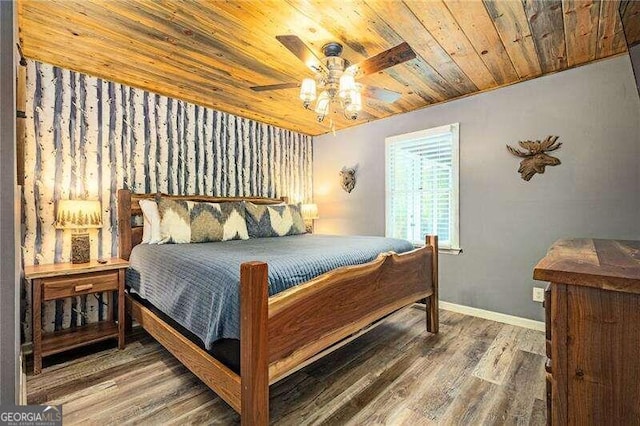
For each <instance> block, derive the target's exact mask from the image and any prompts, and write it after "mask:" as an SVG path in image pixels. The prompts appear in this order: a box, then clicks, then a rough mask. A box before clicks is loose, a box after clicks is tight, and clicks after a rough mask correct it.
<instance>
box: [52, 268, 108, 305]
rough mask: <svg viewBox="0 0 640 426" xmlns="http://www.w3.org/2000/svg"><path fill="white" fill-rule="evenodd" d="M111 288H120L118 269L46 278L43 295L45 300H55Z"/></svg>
mask: <svg viewBox="0 0 640 426" xmlns="http://www.w3.org/2000/svg"><path fill="white" fill-rule="evenodd" d="M111 290H118V271H105V272H101V273H91V274H81V275H73V276H68V277H51V278H46V279H45V280H44V283H43V286H42V295H43V300H53V299H60V298H63V297H72V296H78V295H82V294H87V293H96V292H101V291H111Z"/></svg>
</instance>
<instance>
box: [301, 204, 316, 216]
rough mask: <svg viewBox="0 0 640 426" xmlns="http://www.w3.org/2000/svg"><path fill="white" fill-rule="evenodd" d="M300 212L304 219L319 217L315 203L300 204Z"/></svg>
mask: <svg viewBox="0 0 640 426" xmlns="http://www.w3.org/2000/svg"><path fill="white" fill-rule="evenodd" d="M300 213H302V218H303V219H304V220H313V219H319V216H318V205H317V204H302V206H300Z"/></svg>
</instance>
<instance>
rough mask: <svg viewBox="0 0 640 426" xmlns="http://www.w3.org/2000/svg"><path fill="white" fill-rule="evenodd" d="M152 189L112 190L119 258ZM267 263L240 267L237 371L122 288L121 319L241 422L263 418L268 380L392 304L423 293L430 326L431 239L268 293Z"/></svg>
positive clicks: (433, 298)
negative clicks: (123, 312)
mask: <svg viewBox="0 0 640 426" xmlns="http://www.w3.org/2000/svg"><path fill="white" fill-rule="evenodd" d="M155 195H156V194H132V193H131V192H130V191H129V190H119V191H118V231H119V249H120V257H121V258H123V259H129V255H130V254H131V249H132V248H133V247H134V246H135V245H137V244H139V243H140V242H141V241H142V226H141V225H137V224H135V223H136V222H135V221H134V220H133V218H135V217H136V216H141V214H142V212H141V210H140V205H139V201H140V200H142V199H145V198H153V197H155ZM166 197H170V198H173V199H182V200H192V201H206V202H229V201H239V200H247V201H251V202H253V203H259V204H274V203H280V202H282V201H283V200H286V199H272V198H251V197H246V198H220V197H208V196H168V195H167V196H166ZM267 267H268V266H267V264H266V263H264V262H258V261H254V262H246V263H243V264H242V265H241V269H240V317H241V318H240V375H238V374H236V373H234V372H233V371H231V370H230V369H229V368H228V367H226V366H225V365H224V364H222V363H221V362H220V361H218V360H217V359H216V358H214V357H213V356H212V355H210V354H209V353H208V352H206V351H205V350H203V349H202V348H201V347H200V346H198V345H197V344H195V343H194V342H192V341H191V340H190V339H188V338H187V337H185V336H184V335H182V334H181V333H179V332H178V331H176V329H175V328H173V327H171V326H170V325H169V324H168V323H167V322H166V321H164V320H163V319H162V318H161V317H160V316H158V315H156V314H155V313H154V312H152V311H151V310H150V309H148V308H147V307H145V306H144V305H142V304H141V303H140V302H138V301H137V300H135V299H134V298H132V297H131V296H129V295H127V312H128V313H129V321H130V320H131V317H133V319H135V320H136V321H137V322H138V323H139V324H140V325H141V326H142V327H143V328H144V329H145V330H146V331H147V332H148V333H149V334H151V335H152V336H153V337H154V338H155V339H156V340H158V342H160V343H161V344H162V345H163V346H164V347H165V348H166V349H167V350H169V352H171V353H172V354H173V355H174V356H175V357H176V358H178V359H179V360H180V362H182V363H183V364H184V365H185V366H186V367H187V368H188V369H189V370H191V371H192V372H193V373H194V374H195V375H196V376H198V377H199V378H200V379H201V380H202V381H203V382H204V383H205V384H206V385H207V386H209V387H210V388H211V389H212V390H213V391H214V392H216V393H217V394H218V395H219V396H220V397H221V398H222V399H224V400H225V401H226V402H227V403H228V404H229V405H230V406H231V407H233V409H235V410H236V411H237V412H238V413H240V415H241V422H242V424H243V425H266V424H268V422H269V385H270V384H272V383H274V382H276V381H278V380H280V379H282V378H284V377H286V376H287V375H289V374H291V373H292V372H294V371H296V370H298V369H300V368H302V367H304V366H305V365H308V364H310V363H311V362H313V361H315V360H317V359H319V358H321V357H322V356H324V355H326V354H327V353H329V352H332V351H333V350H335V349H337V348H338V347H341V346H343V345H345V344H346V343H348V342H350V341H351V340H353V339H355V338H356V337H358V336H360V335H362V334H363V333H365V332H366V331H368V330H369V329H371V328H373V326H375V325H376V324H377V322H379V321H380V320H381V319H382V318H384V317H385V316H387V315H389V314H391V313H393V312H394V311H396V310H398V309H400V308H403V307H405V306H408V305H411V304H413V303H414V302H417V301H419V300H422V299H424V300H426V302H427V310H426V328H427V331H429V332H431V333H437V332H438V238H437V236H428V237H427V238H426V245H425V246H424V247H421V248H418V249H415V250H413V251H410V252H408V253H403V254H396V253H393V252H389V253H382V254H380V255H379V256H378V258H376V259H375V260H374V261H372V262H369V263H367V264H363V265H355V266H348V267H342V268H338V269H335V270H333V271H330V272H328V273H326V274H323V275H321V276H319V277H317V278H314V279H312V280H310V281H308V282H306V283H303V284H301V285H298V286H296V287H293V288H291V289H288V290H286V291H284V292H282V293H279V294H277V295H275V296H272V297H269V296H268V291H267V289H268V282H267Z"/></svg>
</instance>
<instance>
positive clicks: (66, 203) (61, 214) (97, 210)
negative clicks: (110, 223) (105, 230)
mask: <svg viewBox="0 0 640 426" xmlns="http://www.w3.org/2000/svg"><path fill="white" fill-rule="evenodd" d="M54 226H55V227H56V228H58V229H87V228H102V209H101V207H100V201H97V200H95V201H91V200H60V201H58V214H57V215H56V222H55V224H54Z"/></svg>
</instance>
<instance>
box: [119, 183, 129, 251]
mask: <svg viewBox="0 0 640 426" xmlns="http://www.w3.org/2000/svg"><path fill="white" fill-rule="evenodd" d="M130 255H131V191H129V190H128V189H119V190H118V256H120V258H121V259H124V260H129V256H130Z"/></svg>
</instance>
